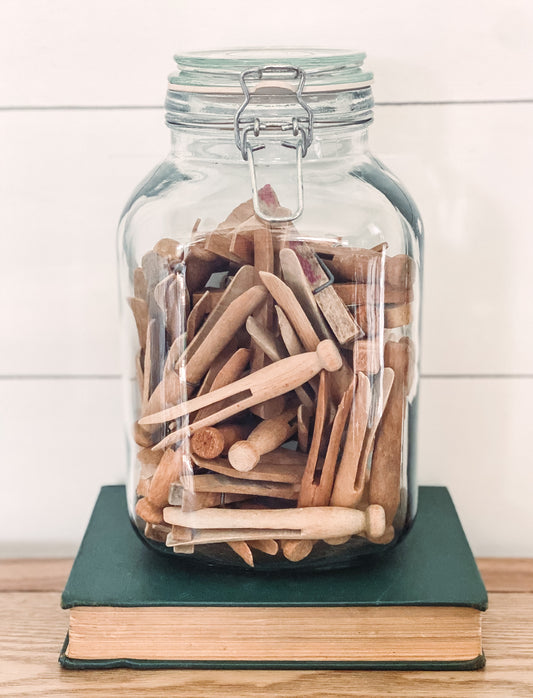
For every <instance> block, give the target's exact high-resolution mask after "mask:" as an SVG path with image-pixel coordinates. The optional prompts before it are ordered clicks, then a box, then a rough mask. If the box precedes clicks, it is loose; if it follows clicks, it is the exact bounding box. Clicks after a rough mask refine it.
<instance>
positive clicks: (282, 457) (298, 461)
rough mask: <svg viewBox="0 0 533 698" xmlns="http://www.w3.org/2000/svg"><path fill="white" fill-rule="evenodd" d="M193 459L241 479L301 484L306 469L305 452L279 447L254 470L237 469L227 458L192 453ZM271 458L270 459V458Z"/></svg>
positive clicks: (221, 472)
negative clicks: (207, 456)
mask: <svg viewBox="0 0 533 698" xmlns="http://www.w3.org/2000/svg"><path fill="white" fill-rule="evenodd" d="M192 459H193V461H194V462H195V463H196V465H198V467H200V468H205V469H206V470H212V471H213V472H216V473H220V474H221V475H227V476H228V477H238V478H239V479H241V480H265V481H267V482H288V483H291V484H294V485H296V484H299V483H300V481H301V479H302V476H303V474H304V469H305V454H303V453H299V452H298V451H289V450H288V449H285V448H278V449H276V450H275V451H272V452H271V453H267V454H265V455H264V456H262V457H261V458H260V460H259V463H258V464H257V465H256V466H255V468H254V469H253V470H248V471H239V470H235V468H234V467H233V466H231V465H230V462H229V461H228V460H227V459H226V458H213V459H206V458H201V457H200V456H197V455H196V454H195V453H193V454H192ZM268 459H270V460H268Z"/></svg>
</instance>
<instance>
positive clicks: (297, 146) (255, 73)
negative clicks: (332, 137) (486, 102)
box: [234, 65, 313, 223]
mask: <svg viewBox="0 0 533 698" xmlns="http://www.w3.org/2000/svg"><path fill="white" fill-rule="evenodd" d="M273 75H275V76H276V77H278V78H282V79H284V80H298V86H297V88H296V90H295V91H294V96H295V98H296V102H297V104H299V105H300V106H301V107H302V108H303V109H304V111H305V113H306V116H303V117H302V116H293V117H292V118H291V120H290V121H280V120H279V119H278V120H274V119H264V118H263V119H259V117H255V118H254V119H253V120H252V119H245V118H243V113H244V111H245V109H246V107H247V106H248V104H249V102H250V98H251V94H250V89H249V87H248V85H247V82H246V81H247V80H250V79H252V80H263V79H264V78H265V76H270V77H271V76H273ZM240 83H241V87H242V91H243V94H244V102H243V103H242V104H241V106H240V107H239V109H238V110H237V112H236V114H235V120H234V127H235V143H236V145H237V148H239V150H240V151H241V153H242V157H243V158H244V160H246V161H247V162H248V165H249V168H250V178H251V181H252V196H253V204H254V210H255V212H256V214H257V215H258V216H259V217H260V218H262V219H263V220H265V221H268V222H269V223H285V222H287V221H293V220H295V219H296V218H298V216H300V215H301V214H302V212H303V207H304V191H303V178H302V158H304V157H305V155H306V154H307V150H308V148H309V146H310V144H311V142H312V140H313V112H312V110H311V108H310V106H309V105H308V104H307V103H306V102H305V101H304V100H303V98H302V92H303V88H304V85H305V71H304V70H302V69H301V68H297V67H295V66H291V65H285V66H280V65H267V66H264V67H262V68H250V69H249V70H244V71H243V72H242V73H241V75H240ZM265 131H279V132H280V133H282V134H285V133H287V132H290V133H291V135H292V136H294V138H295V139H296V140H294V141H288V140H283V141H282V142H281V145H282V146H284V147H285V148H291V149H293V150H295V151H296V178H297V186H298V203H297V208H296V210H295V211H294V212H292V213H290V214H289V215H286V216H273V215H270V214H268V213H267V212H266V211H263V210H261V206H260V202H259V195H258V186H257V176H256V171H255V162H254V152H256V151H257V150H262V149H264V148H265V147H266V146H265V145H264V144H263V145H261V144H258V145H255V146H252V145H251V144H250V142H249V137H250V136H254V137H255V138H257V137H259V136H260V134H261V132H265Z"/></svg>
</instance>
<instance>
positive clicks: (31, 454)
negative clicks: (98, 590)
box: [0, 380, 126, 557]
mask: <svg viewBox="0 0 533 698" xmlns="http://www.w3.org/2000/svg"><path fill="white" fill-rule="evenodd" d="M0 404H1V405H2V414H1V417H0V443H1V444H2V472H3V476H4V489H3V497H2V507H1V509H0V556H1V557H24V556H25V555H29V556H33V557H46V556H48V555H52V556H67V555H72V554H73V553H74V552H75V551H76V549H77V546H78V545H79V543H80V541H81V536H82V535H83V532H84V530H85V526H86V525H87V522H88V520H89V516H90V513H91V511H92V507H93V504H94V502H95V500H96V497H97V494H98V491H99V489H100V487H101V486H102V485H112V484H115V483H119V482H124V481H125V471H126V465H125V448H124V443H123V442H124V439H123V426H122V422H121V418H122V405H121V392H120V382H119V381H118V380H72V381H71V380H65V381H57V380H38V381H33V380H21V381H15V380H12V381H0Z"/></svg>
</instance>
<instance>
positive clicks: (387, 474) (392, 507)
mask: <svg viewBox="0 0 533 698" xmlns="http://www.w3.org/2000/svg"><path fill="white" fill-rule="evenodd" d="M410 349H411V347H410V344H408V343H404V342H401V341H400V342H387V343H386V345H385V363H386V365H387V366H389V367H391V368H392V369H393V371H394V381H393V383H392V387H391V389H390V396H389V400H388V402H387V405H386V407H385V410H384V412H383V416H382V418H381V422H380V425H379V427H378V430H377V433H376V438H375V445H374V451H373V454H372V464H371V468H370V486H369V498H370V502H371V503H372V504H380V505H381V506H382V507H383V508H384V510H385V515H386V520H387V524H391V523H392V521H393V519H394V516H395V514H396V511H397V510H398V505H399V503H400V482H401V472H402V437H403V428H404V419H405V412H406V409H407V383H408V374H409V364H410V353H411V352H410Z"/></svg>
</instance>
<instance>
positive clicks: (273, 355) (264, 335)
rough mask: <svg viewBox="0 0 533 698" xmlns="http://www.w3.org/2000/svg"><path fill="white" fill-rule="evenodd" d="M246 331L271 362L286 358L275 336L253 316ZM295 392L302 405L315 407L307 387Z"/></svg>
mask: <svg viewBox="0 0 533 698" xmlns="http://www.w3.org/2000/svg"><path fill="white" fill-rule="evenodd" d="M246 329H247V331H248V333H249V334H250V337H252V338H253V339H254V341H255V342H256V343H257V344H258V346H260V347H261V349H262V350H263V351H264V352H265V354H266V355H267V356H268V358H269V359H270V360H271V361H280V360H281V359H283V358H286V356H287V354H286V352H285V351H284V350H283V349H282V348H281V347H280V346H279V344H278V342H277V341H276V338H275V337H274V335H273V334H272V333H271V332H270V331H269V330H267V329H265V328H264V327H261V325H259V323H258V322H257V320H255V318H253V317H252V316H250V317H249V318H248V320H247V321H246ZM298 353H299V352H298ZM295 392H296V395H298V399H299V400H300V402H301V403H302V405H305V406H306V407H308V408H309V409H311V408H312V407H313V404H314V399H313V397H312V396H311V394H310V393H309V392H308V391H307V390H306V388H305V386H303V385H302V386H300V387H297V388H295Z"/></svg>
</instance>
